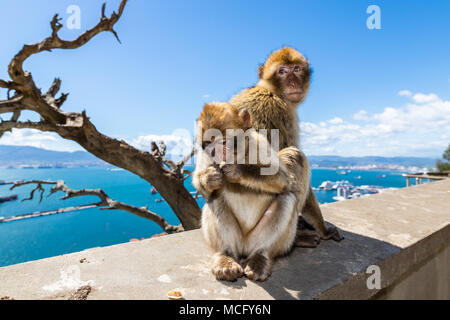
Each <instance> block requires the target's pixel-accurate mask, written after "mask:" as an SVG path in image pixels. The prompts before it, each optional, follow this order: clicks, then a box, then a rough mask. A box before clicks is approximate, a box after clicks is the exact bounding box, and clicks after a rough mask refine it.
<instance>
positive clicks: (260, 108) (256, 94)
mask: <svg viewBox="0 0 450 320" xmlns="http://www.w3.org/2000/svg"><path fill="white" fill-rule="evenodd" d="M292 64H299V65H301V66H302V68H303V76H304V77H303V80H302V88H303V90H302V97H301V99H300V102H299V103H298V104H295V105H292V104H290V103H287V102H286V101H284V100H283V99H282V98H281V95H280V92H281V91H282V88H279V87H277V83H276V82H275V81H274V80H273V78H274V74H275V72H276V70H277V68H278V67H279V66H281V65H292ZM310 73H311V72H310V69H309V62H308V61H307V60H306V59H305V58H304V57H303V55H302V54H301V53H299V52H298V51H296V50H295V49H292V48H289V47H286V48H282V49H280V50H278V51H275V52H274V53H272V54H271V55H270V56H269V58H268V59H267V61H266V62H265V63H264V65H263V66H261V67H260V69H259V77H260V81H259V82H258V84H257V85H256V86H254V87H252V88H249V89H245V90H243V91H241V92H240V93H238V94H237V95H236V96H234V97H233V98H232V99H231V100H230V103H231V104H232V105H234V106H236V107H237V108H238V109H239V110H241V109H247V110H248V112H249V113H250V115H251V118H252V127H254V128H255V129H268V130H271V129H278V130H279V133H280V146H279V147H280V149H283V148H286V147H290V146H293V147H298V138H299V126H298V118H297V111H296V108H297V107H298V105H299V104H300V103H302V102H303V101H304V99H305V98H306V95H307V93H308V91H309V83H310ZM269 137H270V135H269ZM292 170H293V171H294V172H297V173H296V177H295V179H297V180H299V179H300V180H304V179H305V177H306V176H307V175H308V176H309V167H298V168H291V171H292ZM304 197H306V201H305V202H302V201H301V199H303V198H304ZM297 198H298V199H300V201H299V202H298V211H299V213H300V212H301V213H302V214H303V215H304V216H305V218H306V219H307V220H308V222H309V223H311V225H312V226H313V227H314V228H315V230H316V231H317V232H319V234H320V236H321V237H322V238H323V239H330V238H332V239H334V240H337V241H339V240H341V239H342V237H341V236H340V234H339V232H338V231H337V229H335V228H327V227H326V225H325V222H324V219H323V217H322V213H321V211H320V207H319V205H318V202H317V199H316V198H315V195H314V193H313V191H312V189H311V187H310V186H308V187H307V189H302V190H299V191H298V193H297Z"/></svg>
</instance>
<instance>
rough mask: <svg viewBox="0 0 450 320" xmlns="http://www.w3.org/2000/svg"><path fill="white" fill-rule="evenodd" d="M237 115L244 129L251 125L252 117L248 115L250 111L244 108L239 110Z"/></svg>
mask: <svg viewBox="0 0 450 320" xmlns="http://www.w3.org/2000/svg"><path fill="white" fill-rule="evenodd" d="M239 117H240V118H241V119H242V122H244V126H245V128H246V129H248V128H251V127H252V117H251V116H250V112H248V110H247V109H246V108H244V109H242V110H241V111H239Z"/></svg>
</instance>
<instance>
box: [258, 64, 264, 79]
mask: <svg viewBox="0 0 450 320" xmlns="http://www.w3.org/2000/svg"><path fill="white" fill-rule="evenodd" d="M263 74H264V65H262V66H259V67H258V77H259V79H262V78H263Z"/></svg>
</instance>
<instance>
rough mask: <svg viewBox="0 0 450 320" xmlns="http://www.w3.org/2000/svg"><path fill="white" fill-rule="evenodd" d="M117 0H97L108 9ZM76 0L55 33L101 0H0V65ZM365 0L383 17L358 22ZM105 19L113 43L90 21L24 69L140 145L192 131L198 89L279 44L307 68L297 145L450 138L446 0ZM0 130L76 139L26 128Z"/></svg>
mask: <svg viewBox="0 0 450 320" xmlns="http://www.w3.org/2000/svg"><path fill="white" fill-rule="evenodd" d="M119 2H120V1H119V0H109V1H107V10H108V9H109V11H108V12H111V10H112V9H116V8H117V7H118V4H119ZM74 4H75V5H78V6H79V7H80V9H81V29H80V30H69V29H68V28H66V27H65V28H63V29H62V30H61V32H60V36H61V38H64V39H73V38H75V37H76V36H77V35H79V34H80V33H81V32H82V31H84V30H86V29H88V28H90V27H92V26H93V25H94V24H96V23H97V22H98V19H99V14H100V7H101V4H102V1H97V0H82V1H81V0H80V1H77V0H58V1H56V0H46V1H39V2H38V1H33V0H15V1H12V0H9V1H2V3H1V4H0V28H1V30H8V31H9V32H8V33H2V35H1V36H2V41H1V43H2V50H1V51H0V66H2V67H1V68H0V79H7V78H8V77H7V65H8V63H9V61H10V60H11V58H12V57H13V56H14V55H15V54H16V53H17V52H18V51H19V50H20V48H21V47H22V45H23V44H25V43H34V42H37V41H41V40H42V39H44V38H45V37H46V36H48V35H49V34H50V27H49V21H50V20H51V18H52V16H53V15H54V14H55V13H60V16H61V17H62V18H63V21H62V22H63V23H65V24H66V25H67V19H68V18H69V16H70V14H68V13H66V10H67V8H68V7H69V6H70V5H74ZM371 4H375V5H378V6H379V7H380V9H381V30H369V29H368V28H367V26H366V20H367V18H368V17H369V14H367V13H366V9H367V7H368V6H369V5H371ZM116 30H117V32H118V34H119V36H120V39H121V40H122V44H119V43H118V42H117V41H116V40H115V38H114V36H113V35H112V34H110V33H104V34H100V35H99V36H97V37H96V38H94V39H93V40H91V42H89V43H88V44H87V45H85V46H84V47H82V48H80V49H77V50H70V51H67V50H66V51H54V52H52V53H43V54H40V55H38V56H34V57H33V58H32V59H30V60H29V61H27V63H26V64H25V69H26V70H28V71H31V72H32V74H33V76H34V78H35V81H36V82H37V84H38V86H40V87H42V88H43V89H45V90H46V89H47V88H48V86H49V85H50V84H51V82H52V80H53V78H54V77H56V76H58V77H60V78H61V79H62V80H63V86H62V91H63V92H70V96H69V99H68V101H67V102H66V103H65V104H64V106H63V109H64V110H66V111H81V110H83V109H86V110H87V113H88V115H89V116H90V117H91V119H92V121H93V123H94V124H95V125H96V126H97V128H98V129H99V130H100V131H102V132H103V133H105V134H108V135H110V136H113V137H117V138H122V139H125V140H127V141H129V142H130V143H133V144H135V145H137V146H139V147H142V148H148V143H149V141H150V140H151V139H160V138H161V137H160V136H163V137H164V138H165V139H167V140H169V142H171V143H172V144H173V145H177V143H181V142H183V141H184V140H183V139H182V138H179V137H177V134H176V133H175V134H174V131H175V130H176V129H185V130H188V131H190V132H193V128H194V120H195V119H196V118H197V117H198V115H199V113H200V111H201V108H202V106H203V104H204V103H205V102H208V101H213V100H214V101H224V100H228V99H229V98H230V97H231V96H232V95H233V94H236V93H237V92H239V90H241V89H243V88H245V87H249V86H251V85H253V84H254V83H255V82H256V81H257V67H258V65H259V64H261V63H263V62H264V60H265V58H266V57H267V56H268V54H269V53H270V52H271V51H273V50H275V49H278V48H280V47H282V46H284V45H290V46H293V47H295V48H297V49H298V50H300V51H301V52H302V53H303V54H304V55H305V56H306V57H307V58H308V59H309V60H310V62H311V65H312V67H313V68H314V74H313V78H312V85H311V90H310V94H309V96H308V98H307V100H306V102H305V103H304V104H303V105H301V106H300V108H299V117H300V121H301V129H302V135H301V146H302V148H303V149H304V150H305V152H306V153H307V154H310V155H313V154H314V155H319V154H335V155H346V156H363V155H382V156H399V155H400V156H401V155H403V156H435V157H439V156H440V155H441V154H442V152H443V150H444V149H445V148H446V146H447V145H448V144H449V143H450V59H449V57H450V1H446V0H442V1H438V0H434V1H417V0H409V1H406V0H405V1H402V0H397V1H363V0H347V1H338V0H336V1H331V0H330V1H312V0H310V1H299V0H296V1H294V0H293V1H283V2H278V1H249V0H246V1H237V0H236V1H234V0H228V1H206V0H204V1H200V0H194V1H186V0H184V1H181V0H180V1H162V0H158V1H150V0H130V1H129V3H128V5H127V7H126V9H125V12H124V15H123V16H122V18H121V20H120V21H119V22H118V23H117V25H116ZM1 96H2V98H4V92H3V91H2V92H1ZM30 118H31V119H36V118H35V117H34V116H32V115H30ZM178 132H181V130H178ZM0 144H21V145H35V146H40V147H45V148H49V149H56V150H75V149H79V147H78V146H77V145H76V144H74V143H72V142H67V141H62V140H61V139H59V138H58V137H55V136H53V135H51V134H42V133H37V132H34V131H30V130H27V131H21V132H19V131H17V130H15V131H14V132H13V133H12V134H6V135H5V136H4V137H3V138H2V139H0Z"/></svg>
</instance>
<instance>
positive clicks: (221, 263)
mask: <svg viewBox="0 0 450 320" xmlns="http://www.w3.org/2000/svg"><path fill="white" fill-rule="evenodd" d="M233 109H235V110H233ZM243 115H245V113H242V112H237V108H235V107H233V106H231V105H226V104H219V105H216V104H212V105H206V106H205V108H204V110H203V112H202V115H201V116H200V118H199V124H198V125H199V127H202V130H203V131H199V132H204V131H205V130H208V129H211V127H210V126H211V125H215V126H217V127H219V128H221V129H220V130H221V131H222V133H223V134H224V131H225V130H226V129H229V128H231V127H233V128H234V129H236V128H237V127H236V125H242V126H244V127H245V126H248V124H246V121H244V119H242V121H240V120H239V119H233V117H242V116H243ZM214 117H215V118H214ZM213 118H214V119H213ZM202 121H203V122H202ZM219 121H222V122H221V123H218V122H219ZM244 127H242V128H241V129H244ZM216 129H217V128H216ZM255 134H256V133H255ZM256 137H257V138H258V139H263V137H260V136H259V135H257V136H256ZM264 138H265V137H264ZM266 143H267V142H266ZM278 157H279V159H280V160H281V163H280V169H279V172H278V173H277V174H275V175H267V176H261V174H260V172H259V169H258V166H257V165H247V164H242V165H238V164H229V165H228V164H227V165H225V166H223V167H222V168H221V169H220V168H219V167H218V166H216V165H214V164H213V161H214V159H212V158H209V157H208V156H207V155H205V154H204V152H203V150H199V152H198V158H197V164H196V169H195V171H194V174H193V184H194V186H195V187H196V188H197V190H199V191H200V192H201V193H202V194H203V195H204V196H205V198H206V199H207V203H206V204H205V206H204V207H203V214H202V229H203V233H204V236H205V239H206V241H207V243H208V244H209V245H210V247H211V248H212V249H213V251H214V252H215V254H214V259H213V268H212V271H213V274H214V275H215V276H216V278H217V279H219V280H227V281H233V280H235V279H236V278H238V277H240V276H241V273H240V269H239V268H237V267H236V263H237V261H239V259H240V258H241V257H242V256H248V257H249V259H248V263H246V264H244V265H243V267H245V270H244V273H245V274H246V275H247V276H248V277H249V278H250V279H253V280H260V281H262V280H265V279H266V278H267V277H268V276H269V275H270V273H271V268H272V264H273V260H274V258H275V257H277V256H280V255H283V254H286V253H287V252H288V251H289V250H290V249H291V248H292V245H293V243H294V240H295V236H296V229H297V217H298V216H297V211H296V201H295V199H296V198H295V196H294V194H293V193H292V192H291V191H290V190H289V189H290V188H303V189H304V188H305V186H301V183H307V181H308V180H309V179H305V180H298V181H296V184H294V183H291V184H288V183H287V182H289V179H288V177H290V176H291V177H293V176H295V175H296V173H295V172H291V171H290V169H291V168H297V166H307V165H308V163H307V161H306V157H304V155H303V154H302V153H301V152H300V151H299V150H298V149H296V148H293V147H291V148H287V149H284V150H282V151H280V152H279V153H278ZM208 161H209V162H208ZM291 180H294V179H291ZM263 258H264V259H263ZM230 259H231V260H230ZM260 262H261V263H260Z"/></svg>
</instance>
